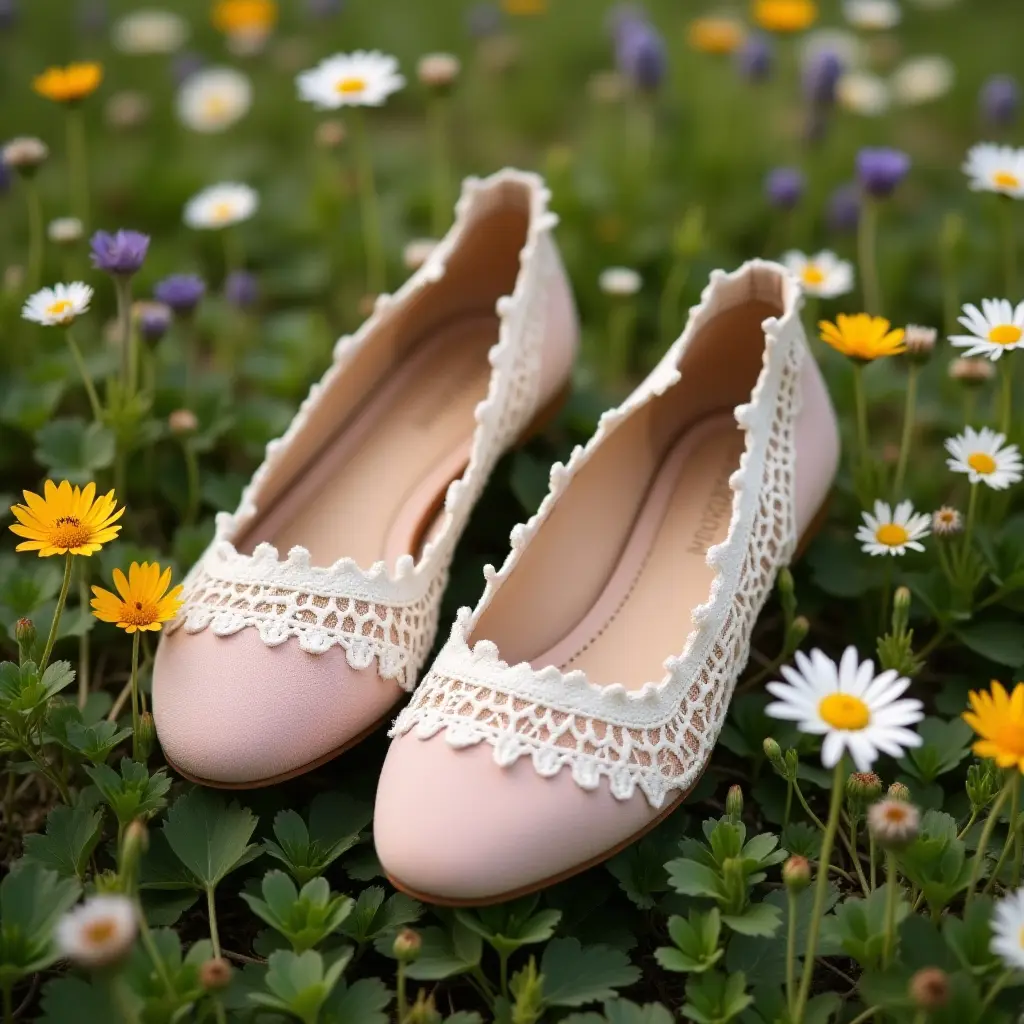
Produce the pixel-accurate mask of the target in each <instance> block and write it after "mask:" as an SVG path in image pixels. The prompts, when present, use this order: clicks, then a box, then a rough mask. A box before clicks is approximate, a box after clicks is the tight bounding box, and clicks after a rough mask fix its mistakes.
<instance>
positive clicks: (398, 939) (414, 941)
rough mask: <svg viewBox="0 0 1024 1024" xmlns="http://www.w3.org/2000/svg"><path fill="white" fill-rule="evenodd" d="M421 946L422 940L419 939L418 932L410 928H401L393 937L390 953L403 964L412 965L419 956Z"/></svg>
mask: <svg viewBox="0 0 1024 1024" xmlns="http://www.w3.org/2000/svg"><path fill="white" fill-rule="evenodd" d="M422 945H423V940H422V939H421V938H420V934H419V932H416V931H413V929H412V928H403V929H402V930H401V931H400V932H399V933H398V934H397V935H396V936H395V941H394V945H392V947H391V952H392V953H394V954H395V957H396V959H398V960H401V961H402V962H403V963H412V961H413V960H415V959H416V958H417V957H418V956H419V955H420V947H421V946H422Z"/></svg>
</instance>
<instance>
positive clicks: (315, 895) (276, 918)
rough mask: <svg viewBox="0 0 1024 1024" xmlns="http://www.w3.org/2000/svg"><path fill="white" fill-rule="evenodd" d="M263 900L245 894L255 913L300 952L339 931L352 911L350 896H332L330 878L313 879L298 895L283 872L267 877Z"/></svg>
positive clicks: (270, 874)
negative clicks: (328, 880) (328, 879)
mask: <svg viewBox="0 0 1024 1024" xmlns="http://www.w3.org/2000/svg"><path fill="white" fill-rule="evenodd" d="M262 888H263V899H259V898H258V897H256V896H251V895H250V894H249V893H242V899H243V900H245V902H246V903H248V904H249V908H250V909H251V910H252V912H253V913H254V914H255V915H256V916H257V917H259V918H260V919H261V920H263V921H265V922H266V923H267V924H269V925H270V927H271V928H274V929H275V930H276V931H278V932H280V933H281V934H282V935H283V936H284V937H285V938H286V939H288V941H289V942H290V943H291V945H292V949H294V950H295V952H296V953H302V952H304V951H305V950H307V949H312V948H313V947H314V946H317V945H319V944H320V943H321V942H322V941H323V940H324V939H325V938H327V936H328V935H330V934H332V933H333V932H335V931H337V929H338V927H339V926H340V925H341V923H342V921H344V920H345V918H346V917H347V916H348V914H349V912H350V910H351V909H352V900H350V899H349V898H348V897H347V896H341V895H339V894H337V893H332V892H331V889H330V885H329V884H328V882H327V879H326V878H311V879H310V880H309V881H308V882H307V883H306V884H305V885H304V886H303V887H302V891H301V892H298V891H297V890H296V888H295V883H294V882H293V881H292V880H291V878H290V877H289V876H288V875H287V874H285V872H283V871H268V872H267V873H266V874H265V875H264V876H263V887H262Z"/></svg>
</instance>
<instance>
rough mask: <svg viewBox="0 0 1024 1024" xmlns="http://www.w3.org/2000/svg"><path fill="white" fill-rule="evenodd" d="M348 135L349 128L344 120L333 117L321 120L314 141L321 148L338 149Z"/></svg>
mask: <svg viewBox="0 0 1024 1024" xmlns="http://www.w3.org/2000/svg"><path fill="white" fill-rule="evenodd" d="M347 136H348V129H346V127H345V122H344V121H339V120H337V119H336V118H332V119H331V120H329V121H321V122H320V123H319V124H318V125H317V126H316V135H315V136H314V141H315V142H316V144H317V146H319V147H320V149H337V148H338V147H339V146H340V145H342V143H344V141H345V139H346V138H347Z"/></svg>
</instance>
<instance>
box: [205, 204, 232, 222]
mask: <svg viewBox="0 0 1024 1024" xmlns="http://www.w3.org/2000/svg"><path fill="white" fill-rule="evenodd" d="M210 212H211V213H212V214H213V219H214V220H231V218H232V217H233V216H234V213H235V208H234V206H232V204H231V203H229V202H227V201H226V200H225V201H223V202H220V203H217V204H216V205H215V206H214V207H213V209H212V210H211V211H210Z"/></svg>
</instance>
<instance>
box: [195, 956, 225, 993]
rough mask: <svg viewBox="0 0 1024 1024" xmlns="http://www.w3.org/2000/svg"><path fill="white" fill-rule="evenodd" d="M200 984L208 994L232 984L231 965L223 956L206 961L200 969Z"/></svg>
mask: <svg viewBox="0 0 1024 1024" xmlns="http://www.w3.org/2000/svg"><path fill="white" fill-rule="evenodd" d="M199 984H200V985H202V986H203V988H205V989H206V991H207V992H216V991H219V990H220V989H223V988H227V987H228V985H230V984H231V964H229V963H228V962H227V960H225V959H224V957H222V956H215V957H212V958H211V959H209V960H206V961H205V962H204V963H203V965H202V967H200V968H199Z"/></svg>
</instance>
